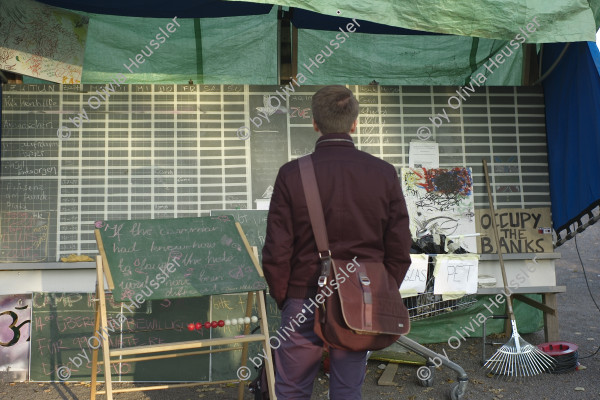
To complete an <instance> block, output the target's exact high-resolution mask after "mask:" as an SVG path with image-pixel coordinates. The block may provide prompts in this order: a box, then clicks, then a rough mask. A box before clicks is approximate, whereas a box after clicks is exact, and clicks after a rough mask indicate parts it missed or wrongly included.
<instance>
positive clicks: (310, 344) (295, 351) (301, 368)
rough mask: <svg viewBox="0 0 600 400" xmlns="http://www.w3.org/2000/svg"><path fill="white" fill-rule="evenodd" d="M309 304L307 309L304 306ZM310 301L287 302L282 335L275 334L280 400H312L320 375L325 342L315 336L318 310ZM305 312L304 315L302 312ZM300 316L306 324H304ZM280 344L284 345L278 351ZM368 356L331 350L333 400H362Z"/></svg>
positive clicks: (361, 352) (282, 322)
mask: <svg viewBox="0 0 600 400" xmlns="http://www.w3.org/2000/svg"><path fill="white" fill-rule="evenodd" d="M304 304H306V306H304ZM307 306H310V301H309V300H305V299H291V298H289V299H287V300H286V301H285V303H284V305H283V310H282V313H281V328H280V329H279V331H278V332H279V333H277V332H271V333H270V336H271V338H274V337H277V338H278V340H277V341H275V340H274V339H271V345H272V346H273V348H274V349H275V366H276V368H277V373H276V378H275V392H276V393H277V399H278V400H310V397H311V394H312V389H313V381H314V380H315V377H316V376H317V372H318V371H319V366H320V364H321V357H322V354H323V341H322V340H321V339H320V338H319V337H318V336H317V335H316V334H315V333H314V331H313V324H314V312H315V309H314V307H312V308H310V309H309V308H308V307H307ZM303 309H304V313H302V310H303ZM299 314H303V315H304V316H305V317H306V320H305V321H304V322H302V323H300V320H301V318H298V315H299ZM277 342H280V343H281V345H279V346H278V347H277V348H275V346H277V344H278V343H277ZM366 358H367V352H366V351H360V352H353V351H345V350H337V349H329V359H330V374H329V376H330V378H329V379H330V381H329V397H330V399H332V400H360V399H361V398H362V396H361V388H362V384H363V382H364V380H365V372H366Z"/></svg>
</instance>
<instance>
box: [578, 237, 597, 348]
mask: <svg viewBox="0 0 600 400" xmlns="http://www.w3.org/2000/svg"><path fill="white" fill-rule="evenodd" d="M575 249H576V250H577V257H579V262H580V263H581V269H583V276H584V277H585V284H586V285H587V288H588V292H589V293H590V297H591V298H592V301H593V302H594V304H595V305H596V308H597V309H598V311H600V307H598V303H596V299H594V295H593V294H592V289H590V283H589V282H588V277H587V273H586V272H585V267H584V265H583V260H582V259H581V254H579V246H577V235H575ZM598 350H600V346H598V348H597V349H596V351H595V352H593V353H592V354H590V355H589V356H585V357H581V358H580V359H581V360H583V359H584V358H590V357H593V356H595V355H596V354H597V353H598Z"/></svg>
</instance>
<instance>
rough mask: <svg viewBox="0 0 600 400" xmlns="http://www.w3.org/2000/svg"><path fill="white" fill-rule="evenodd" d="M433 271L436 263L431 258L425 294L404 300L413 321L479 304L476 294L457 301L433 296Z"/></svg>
mask: <svg viewBox="0 0 600 400" xmlns="http://www.w3.org/2000/svg"><path fill="white" fill-rule="evenodd" d="M433 269H434V263H433V261H432V260H431V258H429V262H428V273H427V275H428V277H429V278H428V279H427V284H426V286H425V293H419V294H418V295H417V296H413V297H407V298H404V299H403V300H404V305H405V306H406V308H407V309H408V314H409V316H410V319H411V321H416V320H419V319H425V318H430V317H434V316H436V315H441V314H446V313H449V312H452V311H457V310H462V309H464V308H468V307H470V306H471V305H473V304H475V303H476V302H477V296H476V295H475V294H468V295H465V296H463V297H461V298H460V299H455V300H442V296H441V295H436V294H433V286H434V278H433Z"/></svg>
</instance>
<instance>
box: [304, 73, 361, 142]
mask: <svg viewBox="0 0 600 400" xmlns="http://www.w3.org/2000/svg"><path fill="white" fill-rule="evenodd" d="M312 114H313V119H314V120H315V123H316V124H317V126H318V127H319V131H320V132H321V133H322V134H324V135H326V134H328V133H348V132H350V128H352V124H353V123H354V121H356V118H357V117H358V100H356V98H355V97H354V95H353V94H352V91H351V90H350V89H348V88H346V87H344V86H341V85H330V86H325V87H324V88H321V89H319V90H318V91H317V93H315V94H314V95H313V98H312Z"/></svg>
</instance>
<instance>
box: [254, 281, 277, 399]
mask: <svg viewBox="0 0 600 400" xmlns="http://www.w3.org/2000/svg"><path fill="white" fill-rule="evenodd" d="M263 293H264V292H259V293H258V296H257V297H258V313H259V315H260V330H261V332H262V333H263V335H265V339H264V342H263V348H264V350H265V351H264V353H265V354H266V355H267V359H266V363H265V370H266V371H267V384H268V385H269V397H270V398H271V400H277V396H276V395H275V369H274V368H273V357H272V356H271V345H270V344H269V325H268V324H267V307H266V305H265V298H264V296H263Z"/></svg>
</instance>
